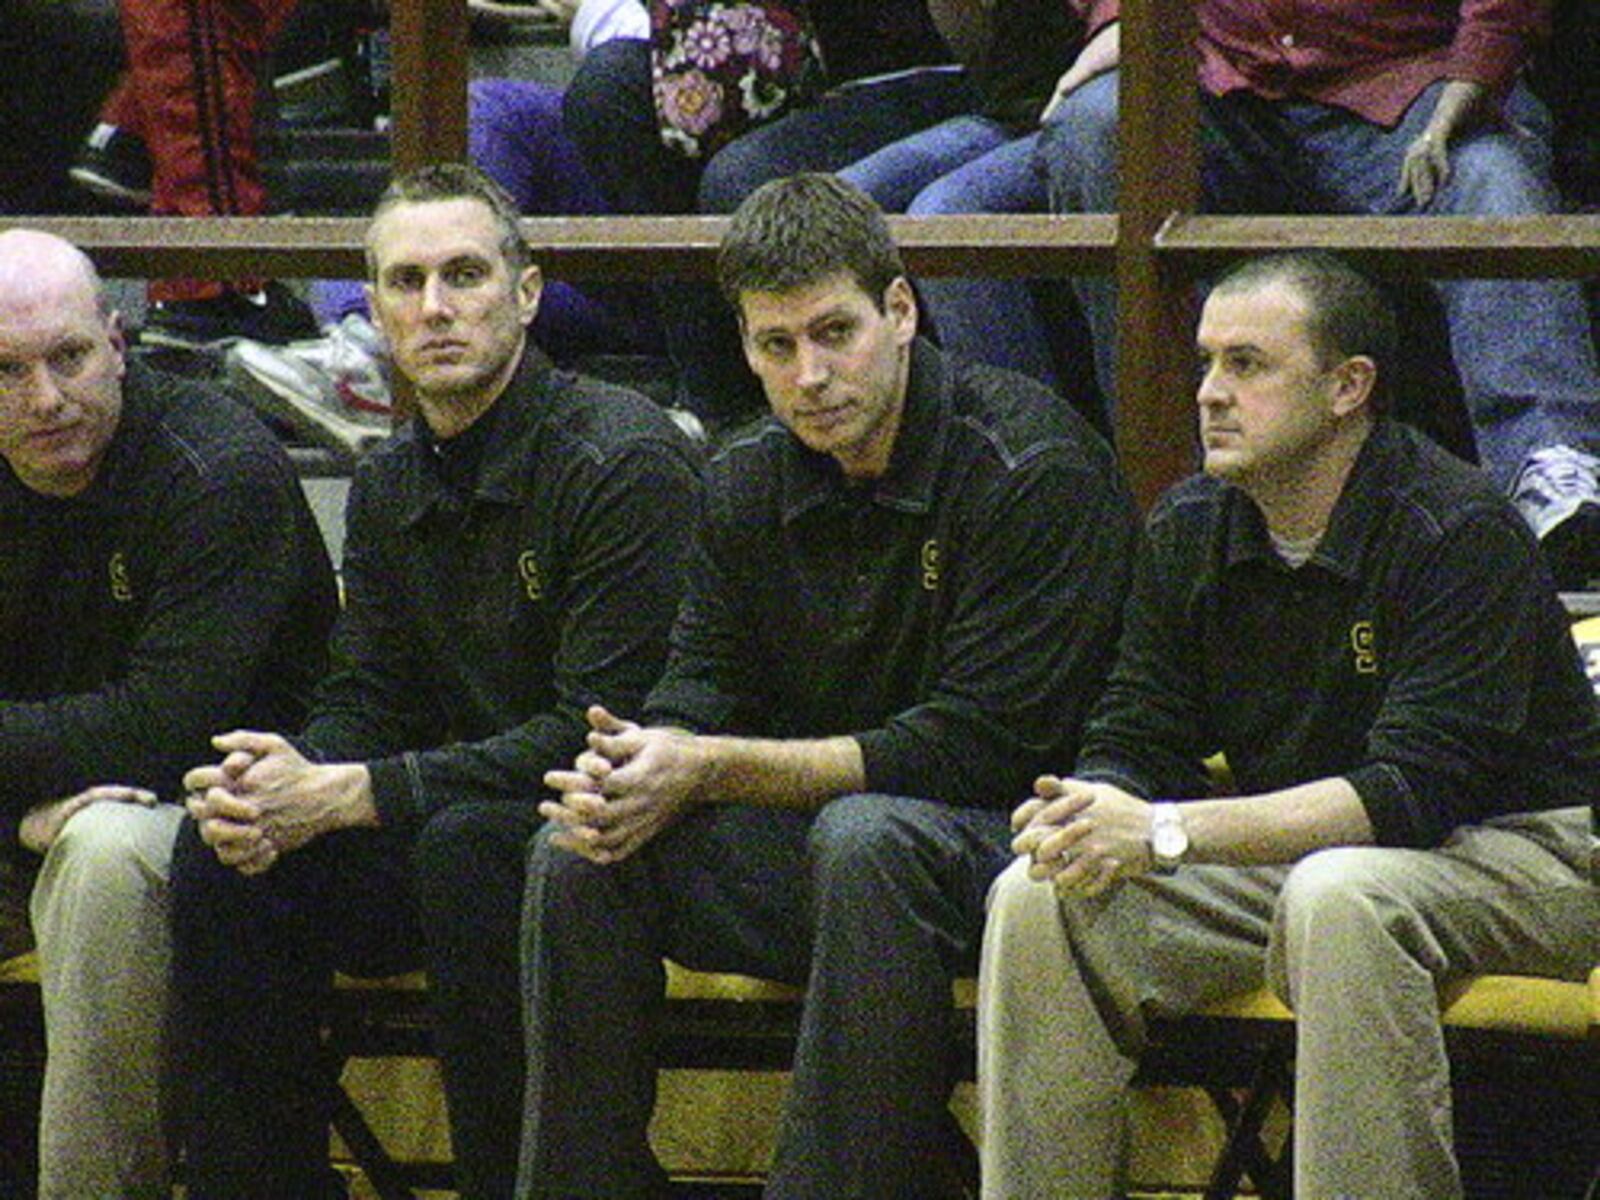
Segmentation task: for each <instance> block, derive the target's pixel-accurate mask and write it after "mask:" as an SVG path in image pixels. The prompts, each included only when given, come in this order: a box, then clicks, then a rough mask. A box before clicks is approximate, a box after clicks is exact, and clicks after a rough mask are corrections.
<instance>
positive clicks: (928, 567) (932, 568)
mask: <svg viewBox="0 0 1600 1200" xmlns="http://www.w3.org/2000/svg"><path fill="white" fill-rule="evenodd" d="M922 586H923V588H924V589H926V590H927V591H930V592H937V591H938V590H939V539H938V538H929V539H928V540H927V541H925V542H923V543H922Z"/></svg>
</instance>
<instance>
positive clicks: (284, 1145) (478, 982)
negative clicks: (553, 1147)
mask: <svg viewBox="0 0 1600 1200" xmlns="http://www.w3.org/2000/svg"><path fill="white" fill-rule="evenodd" d="M537 822H538V818H537V816H536V814H534V811H533V809H532V807H531V806H529V807H527V808H523V807H520V806H513V805H473V806H461V807H459V808H452V809H446V810H445V811H444V812H442V813H441V814H439V816H437V817H435V818H434V819H433V820H431V821H430V822H429V823H428V825H426V826H425V827H424V829H423V830H422V832H421V833H420V834H419V835H418V836H417V837H416V839H415V841H414V842H410V843H408V842H407V841H405V840H404V839H402V838H401V837H400V836H398V835H396V834H394V833H393V832H389V831H377V832H374V831H366V830H362V831H349V832H341V833H334V834H330V835H328V836H326V837H323V838H319V839H317V840H316V841H314V842H312V843H310V844H308V845H307V846H304V847H302V848H301V849H299V850H296V851H294V852H292V853H290V854H287V855H285V856H284V858H283V859H282V860H281V861H280V862H279V863H277V864H276V865H274V866H273V867H272V869H271V870H269V871H267V872H266V873H264V874H262V875H259V876H253V877H250V876H244V875H241V874H240V873H239V872H238V871H236V870H234V869H232V868H231V867H225V866H223V865H222V864H221V863H219V862H218V861H217V858H216V855H215V854H214V853H213V852H212V851H211V849H210V848H209V847H207V846H206V845H205V844H204V843H202V842H201V840H200V838H199V834H198V829H197V826H196V825H195V823H194V822H192V821H187V822H185V823H184V826H183V829H182V831H181V832H180V834H179V837H178V841H177V845H176V848H175V850H174V856H173V868H172V899H173V914H174V916H173V995H174V1002H175V1007H176V1016H177V1029H178V1038H179V1043H178V1044H179V1053H178V1062H179V1063H180V1069H179V1073H178V1074H179V1085H180V1087H181V1089H182V1090H183V1097H182V1099H183V1106H182V1111H183V1114H184V1118H185V1119H184V1127H185V1128H184V1144H185V1149H186V1158H187V1176H186V1178H187V1181H188V1194H189V1195H190V1196H192V1197H194V1198H195V1200H255V1198H258V1197H259V1198H260V1200H283V1198H284V1197H288V1196H294V1197H301V1196H304V1197H307V1198H308V1200H310V1198H314V1197H321V1196H325V1195H333V1196H342V1195H343V1190H342V1188H338V1187H336V1181H334V1180H333V1179H332V1177H331V1176H330V1173H329V1168H328V1121H329V1117H330V1115H331V1106H330V1099H331V1091H330V1089H331V1085H332V1077H331V1075H330V1073H329V1063H328V1061H327V1058H326V1056H325V1054H324V1052H323V1050H322V1047H321V1044H320V1040H319V1036H318V1030H319V1028H320V1021H321V1018H322V1015H323V1013H324V1011H325V1008H326V1001H327V996H328V993H329V989H330V987H331V986H332V980H333V973H334V971H335V970H340V971H344V972H346V973H348V974H352V975H358V976H383V975H390V974H395V973H398V972H401V971H407V970H412V969H415V968H416V967H418V966H422V965H424V964H425V965H426V966H427V969H428V979H429V993H428V994H429V1002H430V1004H431V1005H432V1006H433V1012H434V1018H435V1026H436V1034H435V1036H436V1039H437V1043H438V1049H439V1053H440V1057H441V1060H442V1062H443V1065H444V1077H445V1087H446V1096H447V1100H448V1102H449V1106H450V1114H451V1124H452V1133H453V1138H454V1142H455V1148H456V1158H457V1172H458V1176H459V1179H458V1184H459V1187H460V1189H461V1193H462V1195H463V1196H464V1197H471V1198H473V1200H480V1198H498V1197H509V1196H510V1195H511V1191H512V1184H513V1182H514V1179H515V1170H516V1160H517V1153H518V1144H519V1139H520V1125H521V1123H520V1119H519V1113H520V1101H521V1092H522V1069H521V1067H522V1053H521V1050H522V1027H521V1018H520V999H519V994H520V993H519V988H518V975H517V967H516V950H517V939H518V922H519V912H520V905H521V893H522V886H523V882H522V881H523V867H524V863H525V860H526V843H527V840H528V838H529V836H530V835H531V834H532V832H533V830H534V829H535V828H536V826H537Z"/></svg>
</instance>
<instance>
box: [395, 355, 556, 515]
mask: <svg viewBox="0 0 1600 1200" xmlns="http://www.w3.org/2000/svg"><path fill="white" fill-rule="evenodd" d="M555 385H556V380H555V368H554V366H553V365H552V363H551V362H550V360H549V359H548V358H546V357H545V355H544V352H543V351H541V350H540V349H539V348H538V347H537V346H535V345H534V344H533V343H532V342H531V341H530V342H527V343H526V344H525V345H524V348H523V352H522V358H521V360H520V361H519V362H518V364H517V369H516V371H515V372H514V373H513V374H512V376H511V378H510V379H509V380H507V381H506V386H505V389H504V390H503V391H502V392H501V393H500V395H499V396H497V397H496V398H495V401H494V406H493V411H494V413H495V422H496V426H495V430H494V440H493V442H492V443H491V444H490V445H489V446H487V447H485V449H484V452H483V459H482V461H481V462H480V464H479V467H478V476H477V480H476V481H475V482H474V483H473V485H472V491H471V494H470V501H472V502H476V503H483V504H516V503H518V502H520V501H521V500H523V499H524V498H525V497H526V495H527V492H528V488H529V487H530V486H531V484H530V475H529V472H528V470H527V461H528V446H529V444H530V443H532V442H534V441H537V440H538V438H539V436H540V433H541V431H542V429H543V427H544V426H545V425H546V424H547V423H548V422H549V421H550V419H551V416H552V409H553V408H555V407H556V404H555V399H556V396H557V394H558V393H557V389H556V386H555ZM412 421H413V427H412V428H411V429H410V430H408V431H407V434H406V437H407V444H406V445H404V446H402V447H397V449H398V450H399V451H400V452H402V453H404V454H405V456H406V468H405V481H404V485H403V486H404V490H403V493H402V494H403V496H404V511H403V515H402V516H401V524H402V525H404V526H405V527H407V528H410V527H413V526H415V525H417V524H418V523H420V522H421V521H423V520H424V519H426V518H427V516H428V515H429V514H430V513H431V512H433V511H434V510H435V509H440V508H451V507H456V506H458V505H460V504H461V503H462V500H463V499H464V497H461V496H460V495H459V494H458V493H456V492H454V491H453V490H452V489H451V488H450V487H449V486H448V485H447V484H446V483H445V481H444V479H443V478H442V477H441V475H440V473H439V468H438V464H437V462H436V461H435V460H434V450H433V446H432V443H431V439H430V438H428V437H427V436H426V434H425V433H424V431H423V428H422V425H421V422H422V417H421V416H417V417H414V418H412Z"/></svg>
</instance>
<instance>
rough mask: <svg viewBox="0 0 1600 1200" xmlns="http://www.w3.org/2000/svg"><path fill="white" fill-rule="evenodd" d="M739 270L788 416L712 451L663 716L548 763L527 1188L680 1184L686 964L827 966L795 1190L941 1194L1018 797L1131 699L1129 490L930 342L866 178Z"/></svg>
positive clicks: (1017, 384)
mask: <svg viewBox="0 0 1600 1200" xmlns="http://www.w3.org/2000/svg"><path fill="white" fill-rule="evenodd" d="M720 274H721V280H722V286H723V288H724V291H725V292H726V294H727V295H728V296H729V298H730V299H731V300H732V301H733V303H734V305H735V307H736V309H737V311H738V315H739V321H740V327H741V330H742V336H743V342H744V352H745V355H746V358H747V359H748V360H749V363H750V365H751V367H752V368H753V369H754V370H755V372H756V374H757V375H758V376H759V377H760V378H761V381H762V384H763V386H764V387H765V389H766V393H767V399H768V401H769V403H770V404H771V407H772V411H773V419H772V420H769V421H767V422H765V423H764V424H762V425H760V426H759V427H757V428H755V429H754V430H753V431H751V432H749V433H747V434H745V435H743V436H741V437H738V438H736V439H735V440H734V441H732V442H731V443H730V444H728V445H727V446H726V447H725V448H724V449H723V450H722V452H721V453H720V454H719V455H718V456H717V457H716V458H715V460H714V462H713V466H712V474H711V486H710V494H709V499H708V504H707V514H706V518H705V520H704V522H703V524H702V528H701V532H700V538H699V541H698V549H697V552H696V554H695V556H694V558H693V560H692V566H691V570H690V582H689V590H688V594H687V596H686V598H685V601H684V607H683V610H682V611H681V613H680V614H679V618H678V624H677V626H676V627H675V632H674V640H673V654H672V658H671V660H670V663H669V665H668V668H667V671H666V674H665V675H664V676H663V678H662V679H661V681H660V682H659V683H658V684H657V685H656V687H655V689H654V690H653V691H652V692H651V694H650V697H649V699H648V700H647V701H646V702H645V704H644V706H643V723H642V724H634V723H633V722H631V721H628V720H623V719H621V718H619V717H617V716H614V715H613V714H612V713H611V712H610V711H608V710H606V709H604V708H595V709H592V710H591V711H590V713H589V720H590V722H591V724H592V725H593V727H594V731H593V732H592V733H591V734H590V737H589V747H590V748H589V750H588V751H587V752H586V753H585V754H583V755H582V756H580V757H579V758H578V759H577V761H576V763H575V764H574V767H573V768H572V769H571V770H567V771H556V772H552V773H551V774H550V775H549V776H547V781H548V782H549V783H550V784H551V786H552V787H555V788H556V789H558V790H559V791H560V792H561V798H560V799H559V800H558V801H550V802H547V803H546V804H544V805H543V806H541V811H543V812H544V814H545V815H546V817H547V818H548V819H549V824H548V826H547V831H546V832H545V833H542V834H541V835H540V837H539V838H538V839H537V840H536V841H535V843H534V845H533V848H532V852H531V858H530V862H529V868H528V895H527V904H526V909H525V912H526V917H525V929H524V951H523V971H524V989H525V997H526V1002H527V1006H528V1007H527V1012H528V1020H529V1028H528V1047H529V1063H528V1093H527V1094H528V1107H527V1112H526V1115H525V1118H524V1123H525V1132H524V1146H523V1160H522V1172H521V1177H520V1182H519V1193H520V1195H522V1196H524V1197H531V1196H564V1197H565V1196H577V1195H582V1196H606V1197H613V1198H617V1200H623V1198H626V1197H634V1196H644V1195H653V1194H655V1189H656V1188H658V1187H659V1186H660V1185H661V1182H662V1175H661V1170H660V1167H659V1166H658V1164H657V1163H656V1161H655V1159H654V1157H653V1156H652V1154H651V1152H650V1148H649V1145H648V1142H647V1139H646V1126H647V1124H648V1122H649V1119H650V1113H651V1108H652V1106H653V1103H654V1095H655V1083H654V1080H655V1058H654V1055H653V1052H652V1049H651V1037H652V1032H651V1031H652V1021H653V1017H654V1015H655V1013H656V1012H657V1011H658V1010H659V1006H660V1003H661V994H662V963H661V960H662V957H663V956H664V955H666V956H670V957H671V958H673V959H675V960H677V961H679V962H681V963H683V964H685V965H686V966H690V967H695V968H700V969H708V970H729V971H742V972H747V973H750V974H755V975H759V976H765V977H770V978H776V979H781V980H786V981H788V982H790V983H797V984H805V985H806V992H807V996H806V1004H805V1014H804V1017H803V1019H802V1024H801V1030H800V1039H799V1047H798V1050H797V1053H796V1058H795V1066H794V1082H793V1088H792V1090H791V1093H790V1096H789V1100H788V1103H787V1106H786V1109H785V1113H784V1119H783V1126H782V1131H781V1133H780V1136H779V1144H778V1150H777V1160H776V1162H775V1164H774V1167H773V1172H772V1178H771V1182H770V1183H769V1194H770V1195H774V1196H795V1197H808V1198H814V1197H820V1196H827V1197H840V1198H846V1197H863V1198H866V1197H871V1198H873V1200H892V1198H895V1197H929V1196H936V1195H941V1194H943V1193H944V1190H945V1187H946V1186H947V1184H948V1180H945V1179H942V1178H941V1177H940V1175H939V1172H938V1170H937V1165H936V1164H937V1163H938V1161H939V1159H940V1155H939V1152H938V1143H939V1140H940V1135H941V1133H942V1131H943V1116H944V1113H943V1110H944V1108H945V1105H946V1103H947V1101H948V1098H949V1087H950V1078H949V1075H948V1070H949V1062H948V1048H949V1040H950V1039H949V1022H950V1020H951V1003H950V983H951V980H952V979H953V978H954V977H956V976H957V975H959V974H962V973H964V972H968V971H970V970H971V969H972V966H973V963H974V955H975V951H976V949H977V941H978V932H979V929H980V927H981V924H982V915H983V911H982V910H983V896H984V893H985V891H986V890H987V888H988V886H989V882H990V880H991V878H992V877H993V876H994V874H995V873H996V872H997V871H998V870H999V869H1000V867H1001V866H1002V865H1003V864H1004V861H1005V858H1006V856H1007V852H1006V847H1007V841H1008V836H1007V830H1006V820H1005V812H1004V808H1005V806H1006V805H1007V804H1008V803H1009V802H1010V801H1009V798H1010V797H1012V796H1014V795H1017V794H1019V793H1020V791H1021V790H1022V789H1025V788H1026V787H1027V786H1028V784H1029V782H1030V781H1031V780H1032V779H1033V777H1034V775H1035V774H1036V772H1037V771H1038V770H1040V769H1041V767H1042V765H1043V764H1044V763H1046V762H1048V761H1050V759H1051V758H1052V757H1053V756H1055V755H1057V754H1060V753H1065V752H1069V751H1070V748H1071V747H1073V746H1074V745H1075V743H1076V738H1077V732H1078V727H1079V723H1080V720H1081V717H1082V715H1083V714H1084V712H1085V711H1086V710H1087V706H1088V704H1089V702H1090V700H1091V699H1092V697H1093V696H1094V695H1095V694H1096V692H1097V691H1098V689H1099V687H1100V684H1101V682H1102V678H1103V670H1104V667H1105V664H1106V662H1107V660H1108V658H1109V656H1110V651H1111V645H1112V641H1113V639H1114V635H1115V630H1116V627H1117V621H1118V615H1119V612H1120V608H1121V602H1122V597H1123V593H1124V589H1125V583H1126V577H1127V572H1128V563H1129V559H1130V556H1131V552H1132V545H1133V537H1134V520H1133V508H1132V504H1131V502H1130V500H1129V498H1128V495H1127V492H1126V490H1125V489H1124V487H1123V486H1122V483H1121V482H1120V479H1119V477H1118V473H1117V468H1116V463H1115V461H1114V460H1113V458H1112V456H1111V454H1110V451H1109V450H1108V448H1107V447H1106V446H1105V444H1104V443H1103V442H1102V441H1101V440H1100V439H1099V438H1098V437H1097V436H1096V435H1095V434H1094V433H1093V431H1091V430H1090V429H1089V428H1088V426H1087V425H1086V424H1084V422H1083V421H1082V420H1081V419H1080V418H1078V417H1077V416H1076V415H1074V414H1072V413H1070V412H1068V411H1067V410H1066V409H1065V406H1063V405H1061V404H1060V403H1059V402H1058V401H1057V400H1056V399H1055V398H1054V396H1053V395H1052V394H1051V393H1050V392H1049V391H1048V390H1047V389H1045V388H1044V387H1043V386H1042V385H1040V384H1038V383H1036V382H1034V381H1032V380H1029V379H1026V378H1024V377H1022V376H1020V375H1015V374H1012V373H1010V372H1005V371H999V370H995V369H992V368H987V367H979V366H975V365H968V364H962V363H959V362H956V361H953V360H950V359H948V358H946V357H945V356H943V355H941V354H940V353H939V352H938V351H937V350H936V349H934V348H933V347H932V346H931V345H929V344H927V343H925V342H922V341H920V340H919V339H918V338H917V304H916V300H915V297H914V295H913V293H912V289H911V285H910V282H909V281H908V280H907V278H906V276H905V273H904V269H903V267H902V266H901V264H900V260H899V255H898V252H897V251H896V249H895V246H894V243H893V241H892V240H891V238H890V236H889V232H888V228H887V225H886V223H885V221H884V219H883V216H882V214H881V213H880V212H879V211H878V210H877V208H876V207H875V206H874V205H873V204H872V202H871V201H870V200H868V199H867V198H866V197H865V196H863V195H862V194H861V193H860V192H858V191H857V190H856V189H854V188H852V187H850V186H848V185H846V184H843V183H841V182H839V181H838V180H837V179H834V178H832V177H830V176H821V175H799V176H794V177H792V178H790V179H786V180H781V181H778V182H775V183H771V184H768V185H766V186H764V187H763V188H761V189H759V190H758V191H756V192H755V193H754V194H753V195H752V196H751V197H750V199H748V200H747V201H746V202H745V203H744V205H742V206H741V208H740V209H739V211H738V213H737V214H736V215H735V216H734V219H733V221H732V224H731V226H730V228H729V231H728V235H727V238H726V240H725V241H724V244H723V248H722V254H721V259H720Z"/></svg>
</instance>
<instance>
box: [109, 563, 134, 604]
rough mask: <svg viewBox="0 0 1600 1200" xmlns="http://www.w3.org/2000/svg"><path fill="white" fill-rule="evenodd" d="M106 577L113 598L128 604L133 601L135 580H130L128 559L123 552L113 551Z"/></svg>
mask: <svg viewBox="0 0 1600 1200" xmlns="http://www.w3.org/2000/svg"><path fill="white" fill-rule="evenodd" d="M106 575H107V577H108V579H109V581H110V584H111V598H112V599H113V600H117V601H121V602H122V603H124V604H126V603H127V602H128V601H130V600H132V599H133V580H131V579H129V578H128V559H127V556H126V555H124V554H123V553H122V551H121V550H114V551H112V554H111V558H110V560H109V561H107V563H106Z"/></svg>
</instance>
